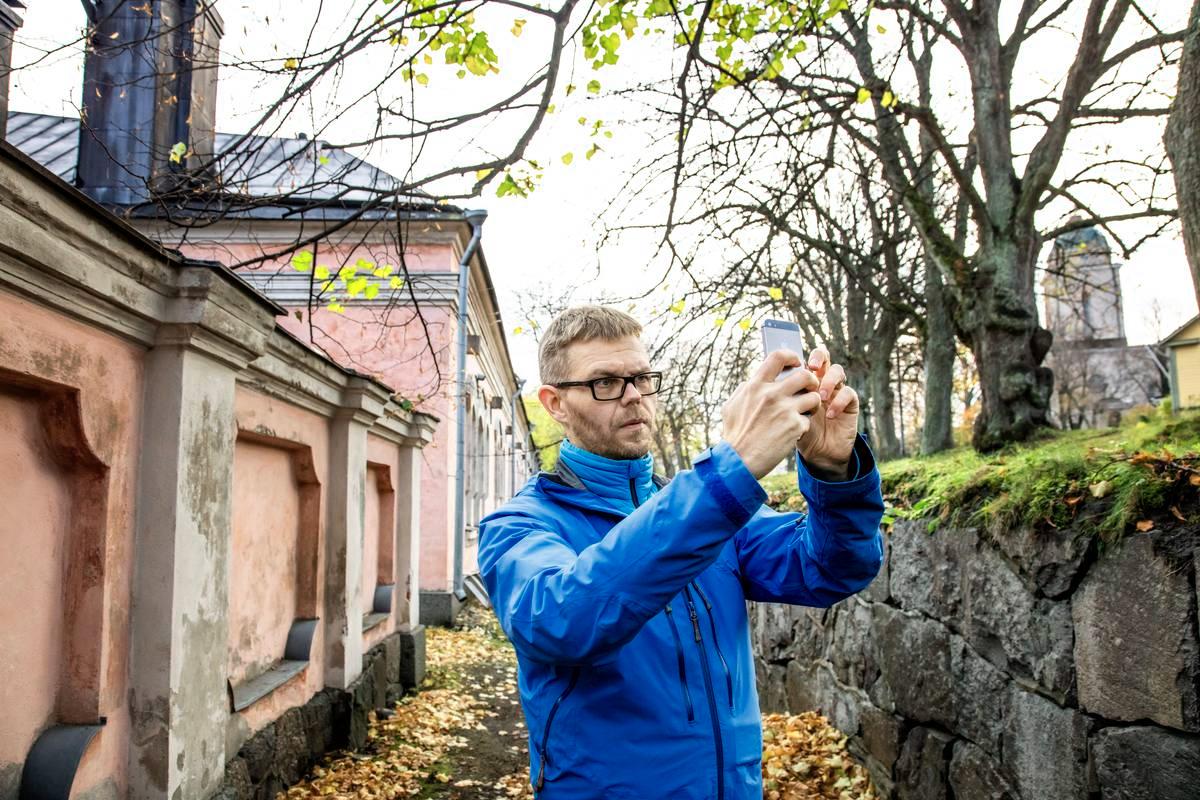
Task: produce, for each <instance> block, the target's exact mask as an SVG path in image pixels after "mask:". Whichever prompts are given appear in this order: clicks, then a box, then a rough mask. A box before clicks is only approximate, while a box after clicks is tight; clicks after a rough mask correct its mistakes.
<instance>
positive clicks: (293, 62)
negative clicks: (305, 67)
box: [283, 58, 300, 69]
mask: <svg viewBox="0 0 1200 800" xmlns="http://www.w3.org/2000/svg"><path fill="white" fill-rule="evenodd" d="M283 68H284V69H300V61H299V60H298V59H295V58H289V59H286V60H285V61H284V62H283Z"/></svg>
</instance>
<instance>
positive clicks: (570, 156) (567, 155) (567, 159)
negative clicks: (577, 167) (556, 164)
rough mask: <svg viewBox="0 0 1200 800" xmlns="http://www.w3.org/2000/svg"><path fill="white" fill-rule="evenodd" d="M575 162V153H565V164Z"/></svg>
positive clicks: (563, 157)
mask: <svg viewBox="0 0 1200 800" xmlns="http://www.w3.org/2000/svg"><path fill="white" fill-rule="evenodd" d="M574 160H575V154H574V153H563V156H562V162H563V163H564V164H570V163H571V162H572V161H574Z"/></svg>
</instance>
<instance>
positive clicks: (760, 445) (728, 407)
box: [721, 350, 857, 478]
mask: <svg viewBox="0 0 1200 800" xmlns="http://www.w3.org/2000/svg"><path fill="white" fill-rule="evenodd" d="M815 355H816V354H815V353H814V356H815ZM802 364H803V362H802V361H801V360H800V355H799V354H798V353H794V352H792V351H791V350H776V351H774V352H772V353H770V354H769V355H768V356H767V357H766V359H764V360H763V363H762V365H761V366H760V367H759V368H758V370H757V371H756V372H755V373H754V375H752V376H751V377H750V379H749V380H747V381H745V382H744V383H742V384H741V385H739V386H738V388H737V391H735V392H734V393H733V396H732V397H730V398H729V400H728V402H726V403H725V406H724V408H723V409H722V411H721V417H722V419H723V420H724V430H723V432H722V433H723V438H724V439H725V441H727V442H729V443H730V444H731V445H733V449H734V450H736V451H737V454H738V455H739V456H741V457H742V463H744V464H745V465H746V468H747V469H749V470H750V472H751V473H752V474H753V475H754V477H755V478H761V477H762V476H764V475H766V474H767V473H768V472H770V471H771V470H772V469H774V468H775V465H776V464H778V463H779V462H780V461H782V460H783V459H784V458H785V457H786V456H787V455H788V454H789V453H791V452H792V449H793V448H794V447H796V446H797V443H798V442H799V441H800V440H801V439H803V438H804V437H805V436H806V435H807V434H808V433H809V430H810V428H811V427H812V425H813V423H814V422H815V420H816V418H817V417H818V416H820V415H821V414H822V413H823V412H821V411H820V410H819V409H818V406H819V405H820V403H821V398H820V396H819V395H818V394H817V392H816V390H817V389H818V388H820V379H819V378H818V377H817V375H816V373H814V372H810V371H808V370H806V369H804V368H803V366H802ZM785 367H800V368H799V369H796V370H793V371H792V372H791V374H789V375H788V376H787V377H785V378H783V379H781V380H779V381H776V378H778V377H779V373H780V372H781V371H782V370H783V369H784V368H785ZM839 369H840V367H839ZM826 372H827V371H826ZM855 408H856V409H857V400H855ZM807 412H812V414H813V416H812V417H807V416H805V414H806V413H807ZM824 427H825V424H824V422H822V428H823V429H824ZM851 445H853V440H851ZM805 458H806V460H807V456H806V457H805ZM848 458H849V453H848V451H847V459H848ZM821 463H825V462H824V461H822V462H821ZM844 470H845V465H843V471H844Z"/></svg>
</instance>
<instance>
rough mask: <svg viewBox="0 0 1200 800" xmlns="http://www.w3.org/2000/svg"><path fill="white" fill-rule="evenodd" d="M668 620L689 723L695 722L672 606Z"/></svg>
mask: <svg viewBox="0 0 1200 800" xmlns="http://www.w3.org/2000/svg"><path fill="white" fill-rule="evenodd" d="M666 612H667V620H668V621H669V622H670V623H671V635H672V636H673V637H675V656H676V657H677V658H678V659H679V685H680V686H681V687H682V688H683V703H684V705H685V706H687V718H688V722H695V720H696V715H695V714H694V713H693V711H692V693H691V692H689V691H688V685H687V668H686V667H685V666H684V664H683V643H682V642H681V641H680V639H679V629H678V628H676V627H675V615H674V614H672V613H671V606H670V605H668V606H667V608H666Z"/></svg>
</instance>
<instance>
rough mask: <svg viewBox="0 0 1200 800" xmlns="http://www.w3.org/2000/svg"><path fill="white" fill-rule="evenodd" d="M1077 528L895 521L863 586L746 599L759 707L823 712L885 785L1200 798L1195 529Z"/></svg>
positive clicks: (970, 796)
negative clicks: (824, 595) (779, 599)
mask: <svg viewBox="0 0 1200 800" xmlns="http://www.w3.org/2000/svg"><path fill="white" fill-rule="evenodd" d="M1080 534H1081V532H1080V531H1073V530H1063V531H1059V532H1057V533H1056V534H1055V535H1053V536H1050V535H1042V534H1039V533H1036V532H1034V531H1028V530H1026V531H1021V530H1014V531H1008V532H1005V533H1004V534H1003V536H1002V537H987V536H983V535H981V534H980V533H979V532H977V531H975V530H973V529H943V530H940V531H938V532H936V533H933V534H929V533H927V526H926V523H925V522H924V521H904V522H899V523H897V524H896V526H895V527H894V530H893V533H892V535H891V536H890V537H889V541H888V558H887V560H886V562H885V564H884V569H883V571H882V572H881V574H880V576H879V577H878V578H877V579H876V580H875V582H874V583H873V584H872V585H871V586H870V587H869V588H868V589H867V590H866V591H864V592H862V593H861V594H860V595H858V596H856V597H853V598H850V599H848V600H846V601H844V602H842V603H839V604H838V605H836V606H834V607H833V608H830V609H813V608H800V607H789V606H780V605H771V604H756V605H755V606H754V607H753V609H752V615H751V620H752V626H753V633H754V640H755V652H756V656H757V660H758V663H757V669H758V672H759V676H758V677H759V687H760V697H761V703H762V705H763V709H764V711H788V712H791V713H798V712H801V711H807V710H814V709H815V710H819V711H821V712H822V713H824V714H825V715H826V716H828V717H829V718H830V720H831V722H832V723H833V724H834V725H835V726H837V727H838V728H839V729H840V730H842V731H844V732H845V733H847V734H849V735H850V737H851V742H850V745H851V751H852V752H853V753H854V754H855V755H856V756H858V757H859V758H861V759H862V760H863V762H864V763H865V764H866V766H867V767H868V769H869V770H870V772H871V775H872V777H873V779H874V781H875V785H876V787H877V789H878V790H879V793H880V796H881V797H882V798H901V799H903V798H914V799H915V798H921V799H922V800H924V799H925V798H951V797H952V798H955V800H983V799H985V798H987V799H988V800H992V799H995V800H999V799H1000V798H1007V799H1008V800H1074V798H1078V799H1079V800H1090V799H1091V798H1100V800H1106V799H1107V798H1142V797H1145V798H1156V800H1185V798H1188V799H1189V800H1192V799H1194V798H1195V797H1197V796H1200V794H1197V792H1198V791H1200V790H1198V789H1197V787H1200V735H1198V734H1200V702H1198V700H1200V646H1198V642H1200V631H1198V629H1197V596H1196V569H1197V565H1200V559H1198V558H1196V557H1195V556H1194V555H1192V550H1193V549H1194V547H1195V542H1196V541H1200V532H1198V531H1182V532H1180V531H1176V532H1173V533H1172V534H1169V535H1167V534H1151V535H1146V534H1134V535H1131V536H1130V538H1129V539H1127V540H1126V541H1125V542H1124V543H1123V544H1122V545H1121V546H1120V547H1119V549H1117V550H1116V551H1115V552H1107V553H1105V554H1104V555H1103V556H1102V557H1099V558H1097V555H1096V548H1095V540H1094V539H1093V538H1092V537H1091V536H1089V535H1087V534H1086V533H1083V535H1080ZM1196 552H1197V553H1200V550H1198V551H1196ZM1181 553H1183V554H1185V555H1183V556H1181ZM1185 562H1186V563H1185Z"/></svg>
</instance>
